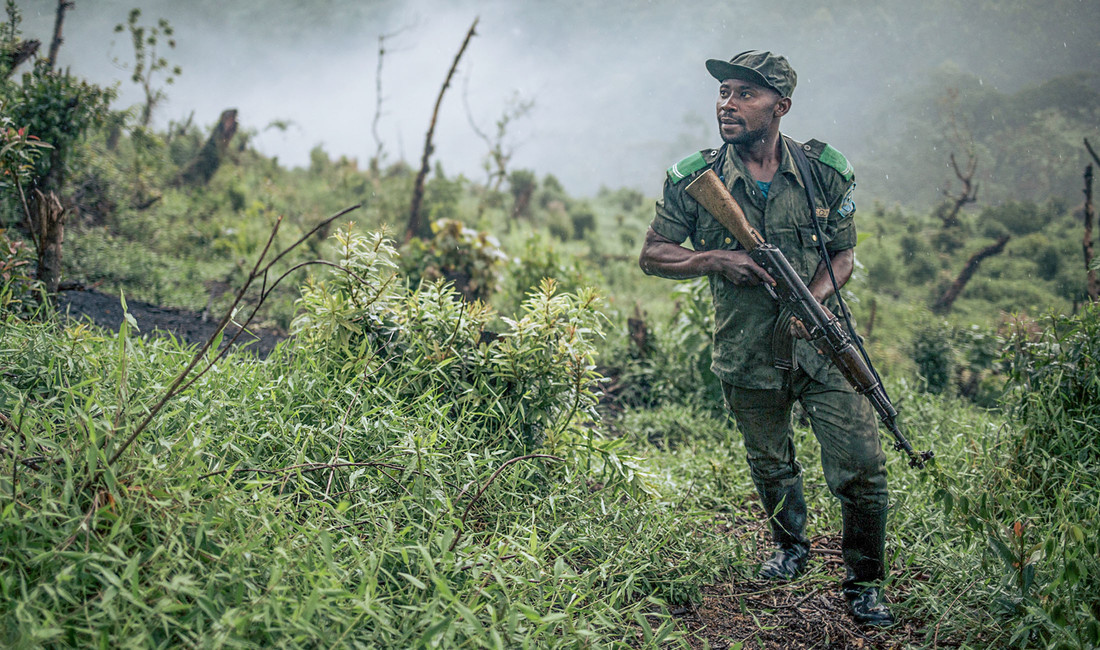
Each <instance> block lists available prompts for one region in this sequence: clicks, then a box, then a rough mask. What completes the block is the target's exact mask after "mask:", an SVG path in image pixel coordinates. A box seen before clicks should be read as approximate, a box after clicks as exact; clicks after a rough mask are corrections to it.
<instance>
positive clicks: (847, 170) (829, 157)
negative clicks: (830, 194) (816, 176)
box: [803, 140, 856, 181]
mask: <svg viewBox="0 0 1100 650" xmlns="http://www.w3.org/2000/svg"><path fill="white" fill-rule="evenodd" d="M803 148H804V149H805V151H806V155H807V156H809V157H810V158H817V159H818V160H820V161H821V162H822V163H824V164H826V165H828V166H829V167H832V168H833V169H835V170H836V171H837V173H839V174H840V175H841V176H843V177H844V180H846V181H850V180H852V177H853V176H855V174H856V170H854V169H852V163H850V162H848V159H847V158H845V157H844V154H842V153H840V152H839V151H837V150H836V149H834V148H833V146H832V145H828V144H825V143H824V142H821V141H820V140H807V141H806V144H805V145H803Z"/></svg>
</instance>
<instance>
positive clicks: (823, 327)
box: [687, 169, 935, 468]
mask: <svg viewBox="0 0 1100 650" xmlns="http://www.w3.org/2000/svg"><path fill="white" fill-rule="evenodd" d="M687 193H688V194H690V195H691V196H692V197H693V198H694V199H695V200H696V201H698V202H699V204H700V205H702V206H703V207H704V208H706V210H707V212H710V213H711V214H712V215H714V218H716V219H718V221H719V222H720V223H721V224H722V225H723V226H725V227H726V229H727V230H729V231H730V232H731V233H733V235H734V236H735V237H736V238H737V241H738V242H740V243H741V245H742V246H743V247H744V248H745V250H746V251H748V253H749V257H751V258H752V260H753V261H754V262H756V263H757V264H759V265H760V266H762V267H764V270H765V271H767V272H768V274H769V275H771V276H772V278H774V279H775V287H772V286H770V285H764V287H765V288H766V289H767V290H768V293H769V294H771V297H772V298H773V299H775V300H776V301H777V302H778V303H780V304H781V305H784V306H786V307H787V308H789V309H790V310H791V313H793V314H794V315H795V317H796V318H798V320H800V321H802V324H803V325H804V326H805V327H806V331H807V332H809V335H810V341H811V342H812V343H813V344H814V345H815V346H816V347H817V349H819V350H821V352H823V353H824V354H826V355H828V357H829V358H830V359H832V361H833V363H834V364H835V365H836V367H837V369H839V370H840V372H841V374H843V375H844V378H845V379H847V380H848V383H849V384H851V385H852V388H854V389H855V390H856V392H857V393H859V394H861V395H865V396H866V397H867V399H869V400H870V401H871V406H873V407H874V409H875V412H876V413H878V416H879V419H880V420H882V423H883V424H884V425H885V426H886V428H887V429H889V430H890V433H891V435H893V437H894V449H896V450H898V451H904V452H905V454H906V455H907V456H908V457H909V466H910V467H916V468H923V467H924V463H925V461H928V460H930V459H931V458H932V457H933V456H934V455H935V454H934V453H933V452H932V451H931V450H929V451H922V452H916V451H914V450H913V446H912V445H911V444H909V441H908V440H906V439H905V436H904V435H902V433H901V430H900V429H899V428H898V422H897V419H898V412H897V409H895V408H894V405H893V403H892V402H891V401H890V397H889V396H888V395H887V394H886V389H885V388H883V386H882V381H881V380H880V379H879V376H878V373H876V372H875V370H874V367H873V366H872V365H871V361H870V359H867V358H865V355H861V354H860V352H859V351H857V350H856V347H855V345H853V342H852V341H853V337H854V334H853V335H849V333H848V332H846V331H845V330H844V328H843V327H842V326H841V324H840V321H839V319H837V317H836V316H833V315H832V314H830V313H829V312H828V311H826V309H825V308H824V307H823V306H822V305H821V304H820V303H819V302H817V299H816V298H814V297H813V294H811V293H810V290H809V289H808V288H807V287H806V284H805V283H804V282H803V281H802V278H800V277H798V274H797V273H795V270H794V268H792V267H791V263H790V262H789V261H788V260H787V257H786V256H785V255H783V252H782V251H780V250H779V249H778V248H776V247H775V245H773V244H769V243H767V242H766V241H764V238H763V237H761V236H760V233H759V232H758V231H757V230H756V229H755V228H753V227H752V226H751V225H750V224H749V221H748V219H746V218H745V213H744V212H743V211H742V210H741V206H739V205H737V201H735V200H734V199H733V197H732V196H730V193H729V190H727V189H726V186H725V184H724V183H723V182H722V180H721V179H719V178H718V174H716V173H714V170H713V169H708V170H707V171H706V172H704V173H702V174H700V175H699V177H698V178H696V179H695V180H693V181H691V183H689V184H688V186H687Z"/></svg>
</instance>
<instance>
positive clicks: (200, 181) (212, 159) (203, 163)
mask: <svg viewBox="0 0 1100 650" xmlns="http://www.w3.org/2000/svg"><path fill="white" fill-rule="evenodd" d="M236 133H237V109H235V108H227V109H226V110H224V111H222V114H221V117H219V118H218V123H217V124H215V125H214V130H213V131H212V132H211V133H210V137H209V138H208V139H207V140H206V144H204V145H203V146H202V149H200V150H199V153H198V155H196V156H195V158H194V159H193V160H192V161H191V162H190V163H188V165H187V169H185V170H183V173H181V174H180V175H179V178H177V179H176V185H206V184H207V183H209V182H210V179H211V178H213V177H214V172H216V171H218V167H220V166H221V164H222V158H223V157H224V156H225V152H226V149H228V148H229V141H230V140H232V139H233V136H234V135H236Z"/></svg>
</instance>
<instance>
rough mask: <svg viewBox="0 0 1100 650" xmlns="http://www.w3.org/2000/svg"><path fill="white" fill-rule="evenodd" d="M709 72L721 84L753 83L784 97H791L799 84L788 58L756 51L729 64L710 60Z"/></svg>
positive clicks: (738, 56) (708, 64)
mask: <svg viewBox="0 0 1100 650" xmlns="http://www.w3.org/2000/svg"><path fill="white" fill-rule="evenodd" d="M707 72H709V73H710V74H711V76H712V77H714V78H715V79H717V80H718V81H725V80H726V79H741V80H743V81H751V82H752V83H754V84H756V85H758V86H765V87H767V88H771V89H772V90H774V91H776V92H777V93H779V95H780V96H781V97H790V96H791V93H793V92H794V85H795V83H796V82H797V81H798V75H797V74H795V72H794V68H792V67H791V64H790V63H788V62H787V58H786V57H784V56H781V55H779V54H772V53H771V52H760V51H757V50H749V51H747V52H742V53H740V54H738V55H737V56H735V57H733V58H732V59H730V60H729V61H722V60H719V59H708V60H707Z"/></svg>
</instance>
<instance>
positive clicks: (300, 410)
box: [0, 233, 742, 647]
mask: <svg viewBox="0 0 1100 650" xmlns="http://www.w3.org/2000/svg"><path fill="white" fill-rule="evenodd" d="M342 237H343V238H344V239H345V240H346V248H347V249H348V250H349V252H348V254H347V255H346V256H345V258H346V259H345V260H343V261H344V262H346V263H347V266H346V268H348V269H350V268H352V267H355V268H357V269H358V271H359V272H357V273H356V276H358V278H356V277H351V276H349V274H348V273H347V271H345V270H339V269H338V270H334V271H333V273H332V274H331V277H329V278H326V280H325V282H324V283H323V286H324V287H325V288H326V289H321V288H320V287H321V286H322V283H321V282H318V283H317V284H316V285H315V286H314V288H312V289H307V292H306V297H305V298H303V302H302V308H303V310H304V313H309V315H310V317H311V319H312V320H310V321H309V327H310V328H315V327H321V326H322V321H324V320H325V319H326V318H328V316H327V315H326V314H325V313H324V312H323V311H319V310H317V309H316V307H317V305H319V304H323V302H324V301H323V300H322V297H321V296H319V295H318V294H319V292H320V291H322V290H327V291H329V292H330V293H332V294H333V295H335V293H336V290H335V289H334V287H337V286H342V287H343V289H341V291H344V292H345V293H344V295H345V296H346V299H347V300H348V301H354V300H356V299H357V298H356V297H354V296H353V295H352V294H353V292H354V291H355V290H353V289H351V286H352V283H353V282H362V281H366V280H367V279H368V277H372V278H374V279H375V281H378V280H383V279H384V278H387V277H390V273H391V272H392V269H393V265H392V264H387V263H386V260H389V261H390V262H392V261H393V260H392V255H393V253H392V248H386V247H385V246H383V244H382V243H380V242H381V241H382V240H381V239H380V238H379V237H377V236H355V235H350V234H346V233H343V234H342ZM341 266H344V264H341ZM372 268H377V269H378V273H375V274H374V275H371V269H372ZM341 276H343V278H344V279H342V280H341V279H339V278H341ZM349 277H350V279H348V278H349ZM341 283H343V284H341ZM363 283H364V284H366V282H363ZM364 291H365V292H364V293H359V294H356V295H357V296H360V297H362V296H368V297H372V296H373V297H377V296H378V295H380V294H381V295H383V296H384V299H382V300H378V299H375V301H374V305H375V307H376V311H375V313H376V314H377V315H378V319H377V320H378V321H380V322H382V323H385V324H388V325H386V327H388V328H390V332H391V333H392V336H390V337H387V338H386V339H384V340H383V339H381V338H375V339H373V340H372V339H370V338H369V337H366V336H361V337H359V338H357V339H347V344H346V345H345V344H343V343H341V342H340V341H338V340H325V338H324V337H323V336H320V335H317V334H315V333H314V332H312V331H310V332H309V334H311V336H304V337H301V338H299V339H297V341H295V342H292V343H290V344H287V345H284V346H283V347H282V348H280V349H279V350H277V351H276V353H275V355H274V356H273V357H272V358H271V359H269V360H268V361H267V362H255V361H249V360H248V359H246V358H239V357H230V358H229V359H227V360H225V361H224V362H223V363H221V364H219V365H218V366H217V367H216V368H215V369H214V370H213V371H211V372H209V373H207V374H206V375H204V376H203V377H202V378H201V379H200V380H199V381H198V382H197V383H196V384H195V385H194V386H193V387H192V388H191V389H189V390H188V391H186V392H185V393H183V394H182V395H181V396H180V397H179V398H177V399H176V400H174V401H173V402H172V403H171V404H170V405H169V408H167V409H165V410H163V411H161V412H160V413H159V414H158V415H157V416H156V421H155V422H154V423H153V425H152V426H151V427H150V428H149V429H147V434H146V435H145V436H143V437H142V438H139V439H138V443H137V444H136V445H134V446H133V447H131V448H130V449H128V450H127V452H126V453H125V454H123V456H122V457H121V458H120V462H119V463H118V464H117V465H115V466H110V467H108V466H106V465H105V464H104V463H105V461H104V459H105V458H106V457H108V456H109V455H110V454H111V451H112V449H114V448H116V447H117V445H118V442H119V440H120V439H121V438H122V437H124V436H125V435H126V433H127V432H128V431H129V430H130V428H131V427H132V426H133V422H132V420H133V417H132V416H131V415H130V414H135V415H136V416H137V417H140V414H142V413H144V412H145V410H146V408H145V407H147V406H148V405H149V404H150V403H151V402H152V401H154V400H156V399H157V396H158V395H159V394H160V393H161V391H162V390H163V387H164V386H165V384H166V382H167V381H169V380H170V378H171V376H172V375H173V374H175V372H176V371H177V369H178V368H179V367H180V366H181V365H183V364H184V363H186V360H187V359H188V357H189V354H188V353H187V352H186V351H184V350H181V349H180V348H179V347H178V346H177V344H175V343H174V342H172V341H170V340H166V339H151V340H148V341H141V340H137V339H133V338H131V337H130V335H129V332H128V328H127V327H125V326H124V327H123V329H122V331H121V332H120V333H119V335H118V336H117V337H113V336H104V335H102V334H100V333H98V332H94V331H91V330H89V329H87V328H86V327H84V326H72V327H69V328H66V329H58V328H57V326H55V325H49V324H45V325H42V324H32V323H27V324H18V323H17V324H13V325H9V326H6V327H0V350H2V351H3V352H4V354H3V355H2V356H0V359H2V361H0V366H2V369H3V371H2V372H0V413H4V414H8V413H10V414H12V421H13V422H16V423H17V425H18V427H19V430H20V431H21V433H22V436H23V441H24V442H25V445H26V449H27V450H34V452H28V453H36V454H37V455H36V456H35V457H34V458H31V459H30V460H29V461H28V462H30V465H31V466H22V465H19V464H18V463H17V466H18V469H19V470H20V471H19V473H18V476H17V478H18V480H17V481H16V480H13V478H15V477H14V476H13V475H12V474H10V473H4V474H2V475H0V493H4V494H12V495H14V496H15V500H14V502H13V503H12V505H11V506H9V507H6V508H4V509H3V510H2V511H0V540H3V543H4V548H5V549H7V551H6V552H5V558H4V561H3V562H0V589H2V590H3V594H4V597H3V598H0V643H3V644H4V645H6V646H15V647H23V646H86V645H91V644H99V643H103V644H106V645H117V644H119V643H124V642H125V643H136V644H145V645H164V646H172V645H194V644H202V643H206V642H210V641H211V640H213V641H216V642H218V643H222V644H225V645H249V646H273V645H277V646H280V647H315V646H316V645H317V644H322V645H328V646H331V645H337V646H341V645H352V646H364V647H367V646H373V647H409V646H418V645H431V644H435V643H438V644H440V645H443V646H458V645H463V644H465V645H473V646H482V645H493V646H505V647H523V646H535V647H576V646H577V645H578V644H580V645H589V644H590V645H602V644H605V643H617V642H618V641H617V640H619V639H621V638H622V631H623V629H625V628H626V627H627V626H632V625H633V623H632V621H635V620H641V618H640V617H641V613H642V612H647V616H648V618H649V620H650V621H651V622H653V621H656V624H655V625H654V626H653V629H652V630H649V629H648V627H647V631H648V632H649V633H650V634H651V635H652V636H651V637H650V638H651V639H652V643H654V644H656V643H658V640H659V639H664V640H668V639H672V638H674V635H673V632H674V622H673V621H672V620H671V618H670V617H669V615H668V614H667V609H665V604H664V600H662V598H667V599H670V600H674V601H682V600H684V599H687V598H698V597H699V593H700V592H699V587H700V586H701V585H702V584H704V583H705V582H708V581H710V580H711V579H713V576H714V574H715V572H716V570H718V569H719V568H724V567H728V566H729V565H730V564H731V562H732V560H731V558H734V557H742V554H741V553H740V552H739V551H735V548H734V547H732V546H731V544H729V543H724V542H721V541H717V542H716V541H715V540H711V539H707V536H706V534H705V533H706V531H707V530H708V526H709V518H707V517H705V516H700V515H699V514H698V513H695V512H691V511H683V510H682V509H680V508H679V507H677V505H676V501H674V500H672V499H666V498H664V497H661V496H660V495H654V496H650V497H646V496H645V495H646V494H648V493H652V492H653V491H654V484H653V480H654V479H653V477H652V475H651V474H649V473H648V472H647V471H646V470H645V468H643V467H642V466H641V465H640V464H639V461H637V460H635V459H632V458H631V457H630V453H629V450H628V449H627V448H625V447H624V441H622V440H606V439H602V438H601V437H600V436H599V434H598V432H597V431H596V429H594V428H592V424H591V421H590V414H589V412H590V409H591V407H592V404H593V400H594V393H593V392H592V388H593V386H594V383H593V382H594V380H595V379H596V377H595V376H594V375H593V373H592V369H591V366H592V355H593V353H594V348H593V346H592V340H593V337H594V336H596V335H597V334H598V329H599V317H598V315H597V314H596V312H595V311H594V310H593V307H594V297H593V296H592V294H591V292H580V293H578V294H577V295H565V294H556V293H555V291H554V289H553V284H552V283H550V282H547V283H544V285H543V287H542V290H541V291H540V293H539V294H538V295H533V296H532V298H531V300H530V301H529V302H528V304H527V305H525V309H524V314H523V316H522V317H520V318H518V319H516V320H514V321H509V322H508V325H509V330H508V331H507V332H505V333H503V334H502V335H501V336H500V337H499V338H498V339H495V340H493V341H490V342H488V343H483V344H480V345H478V344H477V343H476V341H475V338H476V337H477V336H478V334H479V332H480V325H479V324H480V323H481V322H483V321H484V314H481V313H478V312H477V311H476V310H475V309H473V307H472V306H470V305H468V304H466V303H463V302H461V301H459V300H457V299H456V296H455V295H454V293H453V291H451V290H449V289H448V288H446V287H445V286H442V285H438V284H437V285H425V286H423V287H422V288H421V289H420V290H419V291H416V292H407V291H405V290H404V288H403V287H399V288H395V289H394V290H393V291H392V292H388V293H387V291H385V290H383V291H379V290H378V287H377V286H375V287H373V288H372V287H367V288H366V289H365V290H364ZM324 300H327V301H328V303H331V302H333V300H334V299H333V298H332V296H329V297H328V298H325V299H324ZM382 304H386V305H388V310H389V313H384V311H385V310H383V309H382ZM367 311H369V310H367ZM364 313H366V312H364ZM369 321H370V319H367V318H364V319H362V320H359V321H356V323H357V324H358V325H360V326H361V327H362V328H363V329H364V330H367V329H370V326H369V324H368V323H369ZM328 331H331V332H337V331H339V327H333V328H330V329H329V330H328ZM372 331H384V330H383V329H382V328H378V329H376V330H372ZM303 334H305V332H304V333H303ZM448 337H449V338H448ZM544 416H548V417H544ZM540 418H541V422H542V423H543V424H544V426H542V427H541V428H542V431H543V432H544V434H545V440H544V441H543V442H542V444H540V441H539V440H535V439H529V440H526V441H525V442H524V448H523V449H518V450H517V449H514V441H513V440H510V439H509V437H508V434H507V432H516V433H519V432H521V431H522V429H523V427H524V426H531V425H533V424H535V423H538V422H540ZM582 425H584V426H582ZM502 434H505V435H502ZM0 435H2V438H0V443H2V444H3V445H4V447H5V449H21V448H22V447H21V446H20V441H19V439H18V438H17V437H16V436H15V434H14V433H13V432H12V431H11V430H10V429H5V430H4V431H3V432H2V434H0ZM538 437H539V438H542V437H543V436H538ZM521 452H534V453H523V454H522V455H520V453H521ZM32 466H33V467H32ZM97 470H101V471H102V472H103V474H102V477H103V478H102V481H95V480H92V481H91V482H90V483H87V482H86V481H87V480H88V479H89V478H91V477H92V476H93V475H94V472H96V471H97ZM671 493H672V495H674V496H676V495H677V491H676V490H675V489H673V490H671ZM707 493H708V494H709V492H707ZM677 498H678V496H677ZM680 503H682V500H680ZM16 585H18V586H16ZM44 621H45V622H46V623H44Z"/></svg>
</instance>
